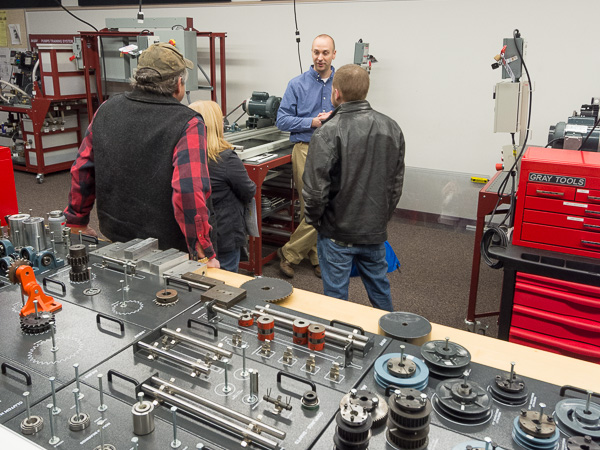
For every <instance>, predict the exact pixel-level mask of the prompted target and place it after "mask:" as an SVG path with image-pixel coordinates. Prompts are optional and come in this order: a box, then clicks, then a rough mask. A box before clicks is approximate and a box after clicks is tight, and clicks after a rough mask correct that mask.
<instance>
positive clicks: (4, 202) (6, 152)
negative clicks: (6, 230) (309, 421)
mask: <svg viewBox="0 0 600 450" xmlns="http://www.w3.org/2000/svg"><path fill="white" fill-rule="evenodd" d="M0 193H1V194H0V224H2V226H5V225H6V221H5V220H4V216H9V215H12V214H17V213H18V212H19V207H18V205H17V191H16V189H15V174H14V172H13V164H12V159H11V154H10V149H9V148H8V147H0Z"/></svg>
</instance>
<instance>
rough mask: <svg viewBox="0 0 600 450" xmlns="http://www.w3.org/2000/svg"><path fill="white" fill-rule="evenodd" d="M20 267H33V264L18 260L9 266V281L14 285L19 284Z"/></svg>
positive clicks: (21, 259)
mask: <svg viewBox="0 0 600 450" xmlns="http://www.w3.org/2000/svg"><path fill="white" fill-rule="evenodd" d="M20 266H31V263H30V262H29V261H27V260H26V259H23V258H18V259H16V260H15V262H13V263H12V264H11V265H10V266H8V279H9V280H10V282H11V283H12V284H17V283H18V282H19V280H18V279H17V269H18V268H19V267H20Z"/></svg>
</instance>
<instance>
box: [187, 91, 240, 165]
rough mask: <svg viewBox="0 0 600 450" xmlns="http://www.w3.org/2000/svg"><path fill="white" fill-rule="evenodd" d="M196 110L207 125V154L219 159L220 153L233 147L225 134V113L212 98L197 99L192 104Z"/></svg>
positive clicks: (214, 159)
mask: <svg viewBox="0 0 600 450" xmlns="http://www.w3.org/2000/svg"><path fill="white" fill-rule="evenodd" d="M190 108H192V109H193V110H194V111H196V112H198V113H200V115H201V116H202V118H203V119H204V124H205V125H206V154H207V155H208V159H211V160H213V161H215V162H216V161H217V159H218V158H219V153H221V152H222V151H224V150H227V149H230V148H233V145H231V144H230V143H229V142H227V141H226V140H225V137H224V136H223V113H222V112H221V107H220V106H219V105H218V104H217V103H215V102H213V101H210V100H206V101H197V102H194V103H192V104H191V105H190Z"/></svg>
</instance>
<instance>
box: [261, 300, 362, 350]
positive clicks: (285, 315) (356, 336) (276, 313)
mask: <svg viewBox="0 0 600 450" xmlns="http://www.w3.org/2000/svg"><path fill="white" fill-rule="evenodd" d="M255 308H256V309H257V310H258V311H260V312H261V313H262V314H269V315H271V316H275V317H283V318H285V319H290V320H291V321H292V322H293V321H294V320H296V319H302V317H300V316H294V315H293V314H288V313H285V312H282V311H277V310H273V309H271V308H265V307H264V306H261V305H256V306H255ZM319 325H322V326H323V327H325V330H326V331H331V332H332V333H333V334H338V335H340V336H341V337H346V336H347V335H348V334H352V339H353V340H356V341H363V342H367V341H368V340H369V338H368V337H367V336H363V335H362V334H356V333H350V332H344V330H340V329H339V328H336V327H332V326H331V325H326V324H319Z"/></svg>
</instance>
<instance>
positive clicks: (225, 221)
mask: <svg viewBox="0 0 600 450" xmlns="http://www.w3.org/2000/svg"><path fill="white" fill-rule="evenodd" d="M190 108H192V109H193V110H194V111H197V112H199V113H200V115H201V116H202V117H203V119H204V123H205V124H206V153H207V156H208V172H209V175H210V185H211V191H212V192H211V198H212V201H213V206H214V210H215V214H216V216H217V259H218V260H219V262H220V263H221V269H225V270H229V271H230V272H237V271H238V267H239V263H240V251H241V249H242V247H243V246H244V245H245V244H246V225H245V221H244V207H245V205H246V204H247V203H248V202H249V201H250V200H251V199H252V197H254V194H255V193H256V185H255V184H254V183H253V182H252V180H251V179H250V177H248V173H247V172H246V169H245V168H244V165H243V164H242V161H241V160H240V158H239V157H238V156H237V154H236V153H235V152H234V151H233V148H232V147H233V146H232V145H231V144H230V143H229V142H227V141H226V140H225V138H224V136H223V113H222V112H221V108H220V107H219V105H218V104H217V103H215V102H212V101H198V102H194V103H192V104H191V105H190Z"/></svg>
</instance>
